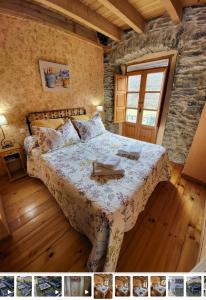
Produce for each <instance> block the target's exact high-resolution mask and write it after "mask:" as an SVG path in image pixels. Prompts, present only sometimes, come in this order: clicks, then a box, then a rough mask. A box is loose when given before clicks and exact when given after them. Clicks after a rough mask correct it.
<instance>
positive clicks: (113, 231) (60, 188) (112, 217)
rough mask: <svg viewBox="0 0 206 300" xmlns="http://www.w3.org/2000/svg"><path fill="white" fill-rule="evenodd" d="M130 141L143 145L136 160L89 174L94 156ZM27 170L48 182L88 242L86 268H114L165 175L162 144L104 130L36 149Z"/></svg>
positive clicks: (165, 155)
mask: <svg viewBox="0 0 206 300" xmlns="http://www.w3.org/2000/svg"><path fill="white" fill-rule="evenodd" d="M131 143H133V144H134V143H136V145H137V147H138V148H139V147H141V155H140V158H139V159H138V160H131V159H128V158H125V157H122V158H121V166H122V168H123V169H124V170H125V175H124V177H121V178H120V177H116V178H111V177H107V178H105V177H104V178H95V177H92V176H91V173H92V162H93V161H94V160H95V159H97V158H101V157H102V156H105V154H106V155H115V154H116V153H117V150H118V149H119V148H120V147H122V146H124V145H129V144H131ZM27 169H28V174H29V175H30V176H33V177H37V178H39V179H41V180H42V181H43V182H44V184H45V185H46V186H47V187H48V189H49V190H50V192H51V194H52V195H53V196H54V198H55V199H56V201H57V202H58V204H59V205H60V207H61V208H62V211H63V213H64V214H65V216H66V217H67V218H68V220H69V222H70V224H71V226H72V227H74V228H75V229H76V230H77V231H79V232H81V233H82V234H84V235H86V236H87V237H88V238H89V240H90V241H91V243H92V246H93V247H92V251H91V254H90V257H89V260H88V264H87V265H88V269H89V270H90V271H105V272H106V271H107V272H112V271H115V268H116V265H117V261H118V256H119V251H120V248H121V244H122V241H123V237H124V232H126V231H128V230H130V229H131V228H132V227H133V226H134V225H135V223H136V220H137V218H138V215H139V214H140V212H141V211H142V210H143V209H144V207H145V205H146V203H147V201H148V199H149V197H150V195H151V193H152V192H153V190H154V189H155V187H156V186H157V184H158V183H159V182H160V181H166V180H168V179H169V164H168V156H167V152H166V150H165V148H164V147H162V146H160V145H154V144H150V143H145V142H141V141H138V140H133V139H130V138H127V137H123V136H120V135H116V134H113V133H110V132H108V131H106V132H105V133H104V134H102V135H100V136H97V137H95V138H93V139H91V140H89V141H87V142H84V143H83V142H80V143H78V144H74V145H70V146H68V147H64V148H61V149H58V150H55V151H53V152H49V153H46V154H41V153H40V151H39V150H38V148H35V149H33V150H32V153H31V154H30V155H29V156H28V157H27ZM134 251H135V249H134Z"/></svg>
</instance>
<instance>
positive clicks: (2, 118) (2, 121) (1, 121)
mask: <svg viewBox="0 0 206 300" xmlns="http://www.w3.org/2000/svg"><path fill="white" fill-rule="evenodd" d="M7 124H8V122H7V119H6V117H5V116H4V115H0V126H2V125H7Z"/></svg>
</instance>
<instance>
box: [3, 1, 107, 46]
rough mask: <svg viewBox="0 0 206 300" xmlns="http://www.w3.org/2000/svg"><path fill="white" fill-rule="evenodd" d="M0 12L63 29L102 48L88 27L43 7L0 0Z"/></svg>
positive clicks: (23, 2)
mask: <svg viewBox="0 0 206 300" xmlns="http://www.w3.org/2000/svg"><path fill="white" fill-rule="evenodd" d="M0 14H3V15H7V16H12V17H15V18H20V19H29V20H31V19H32V20H35V21H36V22H38V23H40V24H43V25H47V26H49V27H51V28H55V29H57V30H60V31H63V32H64V33H66V34H69V35H70V36H73V37H74V38H77V39H80V40H83V41H86V42H88V43H90V44H92V45H94V46H96V47H100V48H102V46H101V45H100V44H99V43H98V39H97V36H96V32H95V31H92V30H90V29H88V28H85V27H83V26H81V25H80V24H75V23H74V22H73V21H72V20H68V19H67V18H65V17H63V16H61V15H57V14H56V13H54V12H52V11H48V10H46V9H45V8H43V7H40V6H36V5H34V4H32V3H27V2H26V1H21V0H4V1H2V0H1V1H0Z"/></svg>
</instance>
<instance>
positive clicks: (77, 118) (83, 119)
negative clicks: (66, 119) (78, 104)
mask: <svg viewBox="0 0 206 300" xmlns="http://www.w3.org/2000/svg"><path fill="white" fill-rule="evenodd" d="M71 119H72V120H77V121H79V120H80V121H89V120H90V116H88V115H77V116H72V117H71Z"/></svg>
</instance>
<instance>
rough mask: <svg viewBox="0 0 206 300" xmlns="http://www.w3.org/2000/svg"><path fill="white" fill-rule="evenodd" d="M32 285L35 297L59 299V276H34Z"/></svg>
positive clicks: (60, 289) (60, 291) (60, 287)
mask: <svg viewBox="0 0 206 300" xmlns="http://www.w3.org/2000/svg"><path fill="white" fill-rule="evenodd" d="M34 283H35V285H34V295H35V296H36V297H60V296H61V295H62V278H61V276H35V279H34Z"/></svg>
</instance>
